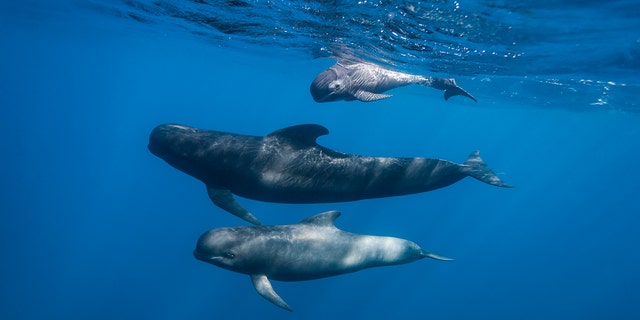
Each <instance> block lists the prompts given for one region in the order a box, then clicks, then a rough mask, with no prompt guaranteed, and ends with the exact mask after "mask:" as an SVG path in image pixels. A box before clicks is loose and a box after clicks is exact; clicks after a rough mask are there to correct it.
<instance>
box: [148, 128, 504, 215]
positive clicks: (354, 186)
mask: <svg viewBox="0 0 640 320" xmlns="http://www.w3.org/2000/svg"><path fill="white" fill-rule="evenodd" d="M328 133H329V131H328V130H327V129H326V128H325V127H323V126H320V125H315V124H303V125H297V126H292V127H287V128H284V129H280V130H276V131H274V132H272V133H270V134H268V135H266V136H249V135H241V134H233V133H227V132H220V131H210V130H203V129H198V128H194V127H189V126H185V125H178V124H164V125H160V126H157V127H156V128H155V129H153V131H152V132H151V134H150V136H149V145H148V148H149V150H150V151H151V152H152V153H153V154H154V155H156V156H158V157H160V158H162V159H164V160H165V161H166V162H167V163H168V164H170V165H171V166H173V167H174V168H176V169H178V170H181V171H183V172H185V173H187V174H189V175H191V176H193V177H195V178H196V179H199V180H201V181H202V182H204V184H205V185H206V187H207V191H208V194H209V197H210V199H211V200H212V201H213V203H214V204H216V205H217V206H218V207H220V208H222V209H224V210H226V211H228V212H230V213H232V214H234V215H236V216H238V217H240V218H242V219H244V220H246V221H248V222H251V223H253V224H260V222H259V221H258V219H256V218H255V217H254V216H253V215H252V214H251V213H250V212H249V211H247V210H246V209H245V208H243V207H242V206H241V205H240V204H238V202H237V201H236V200H235V199H234V197H233V195H234V194H235V195H238V196H241V197H245V198H249V199H254V200H259V201H267V202H278V203H325V202H342V201H354V200H361V199H370V198H381V197H391V196H400V195H407V194H413V193H420V192H425V191H430V190H434V189H438V188H442V187H446V186H448V185H450V184H453V183H455V182H457V181H459V180H461V179H462V178H464V177H467V176H471V177H473V178H476V179H478V180H480V181H482V182H485V183H488V184H491V185H494V186H498V187H510V185H508V184H506V183H504V182H503V181H502V180H500V178H498V176H496V175H495V174H494V173H493V171H491V169H489V167H487V165H486V164H485V163H484V162H483V161H482V159H481V158H480V155H479V152H478V151H475V152H473V153H471V155H470V156H469V158H468V159H467V160H466V161H465V162H464V164H456V163H453V162H451V161H447V160H440V159H429V158H382V157H368V156H359V155H353V154H348V153H342V152H338V151H334V150H331V149H328V148H325V147H323V146H320V145H318V144H317V143H316V138H318V137H319V136H321V135H325V134H328Z"/></svg>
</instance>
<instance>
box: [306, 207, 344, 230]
mask: <svg viewBox="0 0 640 320" xmlns="http://www.w3.org/2000/svg"><path fill="white" fill-rule="evenodd" d="M339 216H340V211H336V210H331V211H327V212H323V213H319V214H316V215H314V216H311V217H309V218H306V219H304V220H302V221H300V223H301V224H310V225H315V226H323V227H334V224H333V223H334V222H335V221H336V219H338V217H339Z"/></svg>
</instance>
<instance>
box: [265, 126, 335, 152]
mask: <svg viewBox="0 0 640 320" xmlns="http://www.w3.org/2000/svg"><path fill="white" fill-rule="evenodd" d="M325 134H329V130H328V129H327V128H325V127H323V126H321V125H319V124H301V125H297V126H292V127H286V128H282V129H279V130H276V131H274V132H271V133H270V134H268V135H267V136H268V137H277V138H279V139H282V140H285V141H287V142H288V143H290V144H292V145H294V146H297V147H299V148H305V147H312V146H315V145H317V143H316V139H317V138H318V137H319V136H323V135H325Z"/></svg>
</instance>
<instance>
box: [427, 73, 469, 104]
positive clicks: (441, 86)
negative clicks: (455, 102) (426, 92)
mask: <svg viewBox="0 0 640 320" xmlns="http://www.w3.org/2000/svg"><path fill="white" fill-rule="evenodd" d="M430 80H431V81H430V83H429V85H430V86H431V87H433V88H435V89H438V90H443V91H444V100H445V101H446V100H449V98H451V97H453V96H465V97H467V98H469V99H471V100H473V101H474V102H478V100H476V98H474V97H473V96H472V95H471V94H470V93H469V92H467V90H464V89H462V88H461V87H460V86H458V84H457V83H456V80H455V79H444V78H431V79H430Z"/></svg>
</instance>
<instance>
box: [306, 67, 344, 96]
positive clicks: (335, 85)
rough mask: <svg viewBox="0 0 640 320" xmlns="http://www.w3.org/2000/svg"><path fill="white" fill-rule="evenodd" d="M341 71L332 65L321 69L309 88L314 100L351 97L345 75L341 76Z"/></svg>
mask: <svg viewBox="0 0 640 320" xmlns="http://www.w3.org/2000/svg"><path fill="white" fill-rule="evenodd" d="M341 73H342V70H339V69H338V68H336V67H335V66H334V67H331V68H329V69H327V70H325V71H323V72H322V73H320V74H319V75H318V76H317V77H316V78H315V79H314V80H313V82H312V83H311V87H310V88H309V89H310V91H311V96H312V97H313V100H314V101H315V102H331V101H339V100H348V99H349V98H350V97H351V95H350V94H349V93H348V92H347V90H348V88H347V83H346V81H345V77H344V76H341ZM351 100H353V99H351Z"/></svg>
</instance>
